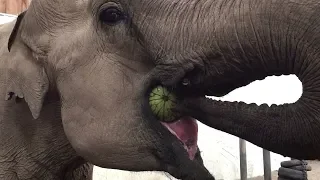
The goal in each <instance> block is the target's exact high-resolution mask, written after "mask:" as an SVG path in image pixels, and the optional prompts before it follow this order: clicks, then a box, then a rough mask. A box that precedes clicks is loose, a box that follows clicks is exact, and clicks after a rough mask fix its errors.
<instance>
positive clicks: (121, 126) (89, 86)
mask: <svg viewBox="0 0 320 180" xmlns="http://www.w3.org/2000/svg"><path fill="white" fill-rule="evenodd" d="M193 6H195V7H193ZM206 6H207V7H209V6H208V5H206ZM196 7H199V5H195V4H194V5H192V4H189V3H186V2H180V1H176V2H172V1H140V0H136V1H125V0H119V1H118V0H110V1H109V0H76V1H62V0H51V1H47V0H33V1H32V2H31V4H30V7H29V9H28V10H27V11H26V12H24V13H22V14H21V15H19V16H18V18H17V19H16V20H15V21H13V22H10V23H7V24H4V25H1V27H0V34H1V35H0V40H1V41H2V42H3V43H2V44H7V46H3V47H2V48H1V60H0V68H1V71H0V83H1V84H0V91H1V92H2V93H3V95H6V100H7V101H1V103H0V107H1V108H0V114H1V116H0V123H1V127H0V128H1V131H0V146H1V147H8V148H5V149H3V150H0V157H1V159H3V160H4V161H2V160H0V178H1V177H5V178H12V179H15V178H17V179H19V178H26V177H37V178H40V179H43V178H45V179H48V180H49V179H61V178H66V179H70V177H71V176H72V177H73V176H75V174H77V175H78V176H79V174H80V176H81V175H83V174H86V173H90V171H91V172H92V166H90V165H88V164H87V163H86V162H89V163H92V164H94V165H97V166H100V167H105V168H113V169H123V170H130V171H146V170H159V171H166V172H168V173H170V174H171V175H173V176H175V177H176V178H181V179H196V178H197V179H214V177H213V176H212V175H211V174H210V173H209V172H208V171H207V169H206V168H205V167H204V165H203V163H202V160H201V156H200V154H199V149H198V148H197V124H196V121H195V120H194V119H187V120H183V121H180V122H179V123H161V122H160V121H159V120H158V119H157V118H156V117H155V116H154V113H153V112H152V111H151V108H150V106H149V103H148V98H149V92H150V90H151V89H152V88H153V87H154V85H157V83H158V82H159V80H160V79H161V78H162V79H163V78H168V76H167V75H166V73H162V72H163V70H164V69H165V70H169V69H170V68H171V66H170V63H169V64H168V62H171V61H168V59H171V58H172V59H178V58H185V57H195V56H194V55H195V53H194V52H193V51H190V52H191V53H190V52H188V51H187V52H185V53H183V52H181V51H180V50H182V49H186V50H190V49H191V47H189V45H191V44H190V43H191V41H190V42H189V41H185V42H183V40H184V39H185V37H182V36H180V35H181V33H182V31H185V30H187V29H186V27H187V26H189V25H191V23H190V22H189V20H192V19H193V18H192V17H191V16H190V15H188V16H190V17H188V18H183V19H181V17H178V16H182V15H183V16H184V15H187V14H186V12H185V11H186V10H187V11H188V12H190V13H191V12H193V10H192V9H193V8H196ZM195 16H196V15H195ZM171 18H172V19H175V20H169V19H171ZM171 21H172V22H171ZM193 21H196V19H193ZM168 23H169V24H168ZM173 31H174V32H173ZM189 31H190V30H188V31H187V33H188V32H189ZM195 37H196V36H195V35H193V36H192V37H190V38H189V39H191V40H192V38H195ZM192 46H193V45H192ZM176 52H178V53H176ZM174 61H176V60H174ZM190 65H191V64H190ZM192 66H193V65H192ZM174 68H175V67H174ZM184 71H185V70H183V71H181V72H180V74H181V75H183V74H184ZM160 73H162V74H160ZM161 75H163V76H161ZM17 99H20V101H14V100H17ZM21 99H23V100H22V101H21ZM30 111H31V113H30ZM4 127H5V128H6V129H4ZM191 131H192V132H193V133H190V132H191ZM8 139H10V141H8ZM12 159H13V160H12ZM2 162H5V163H2ZM15 162H17V163H18V165H17V164H15ZM24 164H28V165H29V166H28V167H29V168H28V171H25V168H26V167H25V166H24ZM83 164H85V165H83ZM19 167H21V168H19ZM47 167H50V168H49V169H50V170H49V169H48V168H47ZM12 168H13V169H14V170H10V171H9V170H8V169H12ZM31 172H32V173H31ZM79 172H80V173H79ZM87 176H90V175H88V174H86V175H85V177H87Z"/></svg>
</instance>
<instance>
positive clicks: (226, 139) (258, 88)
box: [0, 0, 312, 180]
mask: <svg viewBox="0 0 320 180" xmlns="http://www.w3.org/2000/svg"><path fill="white" fill-rule="evenodd" d="M30 2H31V0H0V13H1V14H0V23H6V22H8V21H11V20H13V19H15V18H16V16H13V15H17V14H19V13H20V12H22V11H24V10H25V9H26V8H27V7H28V5H29V4H30ZM4 13H5V14H4ZM301 93H302V86H301V83H300V81H299V80H298V78H297V77H296V76H281V77H268V78H267V79H265V80H263V81H256V82H253V83H251V84H250V85H248V86H246V87H243V88H240V89H237V90H235V91H234V92H231V93H230V94H228V95H227V96H225V97H223V98H214V97H212V98H214V99H220V100H227V101H244V102H246V103H257V104H261V103H267V104H269V105H270V104H283V103H292V102H295V101H296V100H298V99H299V97H300V96H301ZM199 146H200V149H201V151H202V157H203V159H204V163H205V165H206V167H207V168H208V169H209V171H210V172H211V173H212V174H214V175H215V176H216V179H224V180H236V179H240V155H239V138H237V137H234V136H232V135H229V134H227V133H223V132H221V131H218V130H214V129H211V128H208V127H206V126H204V125H203V124H199ZM246 151H247V176H248V178H252V177H257V176H261V175H263V154H262V151H263V150H262V149H261V148H259V147H257V146H255V145H253V144H251V143H248V142H246ZM288 159H289V158H286V157H283V156H281V155H278V154H274V153H271V158H270V160H271V170H272V171H274V170H277V169H278V168H279V167H280V162H281V161H284V160H288ZM273 174H274V175H276V174H277V173H276V171H274V173H273ZM274 177H275V176H274ZM141 178H142V179H144V180H167V179H174V178H172V177H170V176H169V175H167V174H165V173H162V172H139V173H138V172H127V171H119V170H111V169H103V168H99V167H95V169H94V180H102V179H103V180H105V179H108V180H109V179H110V180H114V179H115V180H137V179H141ZM259 179H263V178H261V177H260V178H259ZM273 179H274V178H273ZM309 179H312V178H309Z"/></svg>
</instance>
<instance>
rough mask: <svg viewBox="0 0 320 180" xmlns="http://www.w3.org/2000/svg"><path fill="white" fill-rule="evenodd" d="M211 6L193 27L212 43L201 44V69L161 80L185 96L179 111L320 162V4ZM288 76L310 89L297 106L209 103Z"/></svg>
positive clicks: (272, 148)
mask: <svg viewBox="0 0 320 180" xmlns="http://www.w3.org/2000/svg"><path fill="white" fill-rule="evenodd" d="M202 7H204V6H202ZM210 7H211V9H210V10H211V11H210V12H208V11H206V16H208V17H210V18H207V17H204V16H201V15H202V14H203V13H201V12H199V14H198V17H201V18H199V19H200V20H199V19H198V20H199V22H202V23H194V24H192V25H191V26H192V27H194V26H198V27H199V26H204V27H206V28H205V30H199V31H197V34H198V37H199V38H198V40H197V41H196V42H197V43H201V42H204V41H205V38H206V39H209V40H207V41H206V42H205V43H207V47H208V48H204V47H205V46H201V45H198V48H200V47H201V48H202V51H201V52H202V53H201V54H199V56H197V57H198V58H194V59H192V60H195V59H196V60H198V61H197V63H191V61H190V60H189V59H185V60H184V61H180V62H179V63H180V65H179V64H178V63H177V65H176V67H177V69H188V70H186V71H185V72H184V75H181V73H180V72H181V70H180V72H179V71H178V70H174V71H164V72H165V74H170V76H172V77H177V78H175V79H174V80H171V81H168V80H167V79H164V80H162V82H163V83H164V84H166V85H174V86H176V87H179V88H181V89H182V91H181V92H183V93H184V94H185V95H184V96H185V98H184V99H183V100H181V102H180V105H179V107H178V108H177V111H178V112H180V113H182V114H184V115H186V114H188V115H189V116H192V117H194V118H196V119H198V120H199V121H201V122H203V123H204V124H206V125H208V126H210V127H213V128H215V129H218V130H222V131H224V132H227V133H230V134H232V135H235V136H238V137H240V138H243V139H245V140H248V141H250V142H252V143H253V144H255V145H258V146H260V147H262V148H265V149H268V150H270V151H273V152H276V153H279V154H282V155H284V156H289V157H294V158H298V159H318V158H319V157H320V153H319V149H320V143H319V142H320V96H319V95H320V65H319V64H320V56H319V47H320V46H319V42H320V36H319V34H320V28H319V26H318V25H319V24H320V18H319V16H318V15H319V11H320V5H319V3H318V2H316V1H307V0H296V1H292V0H283V1H278V0H272V1H257V0H250V1H241V0H235V1H219V0H218V1H215V3H214V4H212V6H210ZM208 8H209V7H208ZM195 12H197V11H195ZM181 31H182V30H181ZM209 32H210V35H208V36H206V35H207V33H209ZM187 35H189V34H187ZM187 35H185V36H187ZM188 37H189V36H188ZM181 47H182V46H181ZM210 54H216V56H209V55H210ZM200 55H201V56H200ZM188 63H191V64H193V66H192V68H188V67H190V65H187V66H186V67H183V64H188ZM181 64H182V65H181ZM173 66H174V65H172V67H173ZM289 74H294V75H296V76H297V77H298V78H299V79H300V81H301V82H302V85H303V94H302V96H301V97H300V99H299V100H298V101H297V102H295V103H292V104H283V105H279V106H277V105H272V106H270V107H269V106H268V105H266V104H263V105H261V106H258V105H256V104H246V103H243V102H223V101H214V100H210V99H208V98H205V95H206V96H223V95H225V94H228V93H229V92H230V91H232V90H234V89H236V88H238V87H241V86H245V85H247V84H249V83H251V82H252V81H254V80H261V79H264V78H265V77H267V76H272V75H276V76H278V75H289ZM270 88H272V87H270Z"/></svg>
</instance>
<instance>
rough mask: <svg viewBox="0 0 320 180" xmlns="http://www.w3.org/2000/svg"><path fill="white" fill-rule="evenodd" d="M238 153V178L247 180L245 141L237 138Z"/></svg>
mask: <svg viewBox="0 0 320 180" xmlns="http://www.w3.org/2000/svg"><path fill="white" fill-rule="evenodd" d="M239 150H240V151H239V152H240V177H241V180H247V152H246V141H245V140H243V139H240V138H239Z"/></svg>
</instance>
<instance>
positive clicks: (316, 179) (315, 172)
mask: <svg viewBox="0 0 320 180" xmlns="http://www.w3.org/2000/svg"><path fill="white" fill-rule="evenodd" d="M308 163H309V165H310V166H311V167H312V170H311V171H309V172H308V180H320V161H308ZM277 179H278V171H273V172H272V180H277ZM248 180H264V179H263V176H259V177H255V178H249V179H248Z"/></svg>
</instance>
